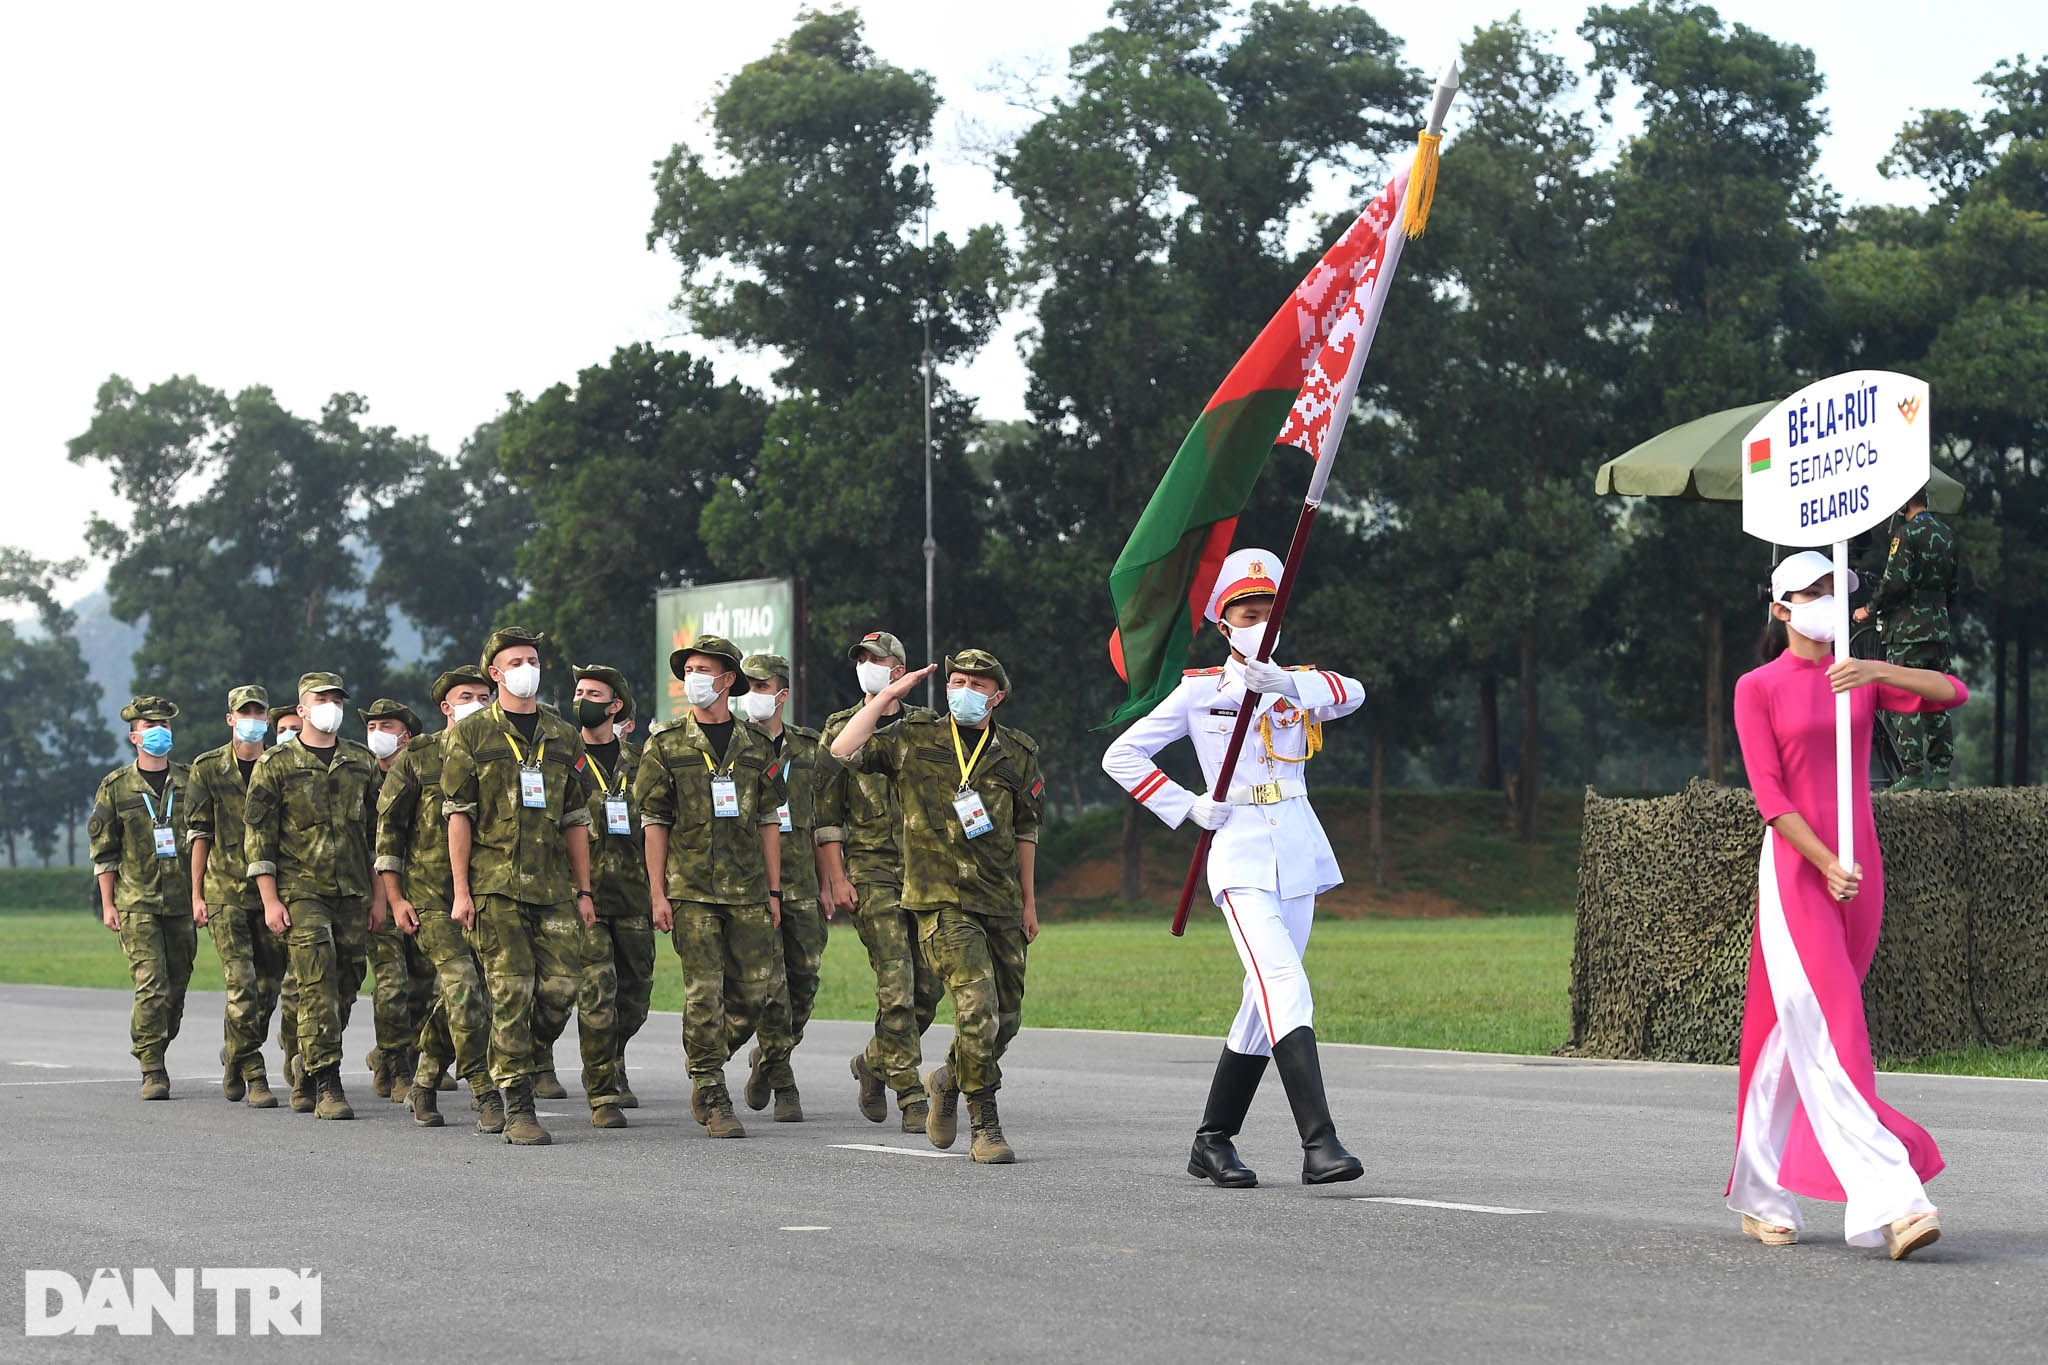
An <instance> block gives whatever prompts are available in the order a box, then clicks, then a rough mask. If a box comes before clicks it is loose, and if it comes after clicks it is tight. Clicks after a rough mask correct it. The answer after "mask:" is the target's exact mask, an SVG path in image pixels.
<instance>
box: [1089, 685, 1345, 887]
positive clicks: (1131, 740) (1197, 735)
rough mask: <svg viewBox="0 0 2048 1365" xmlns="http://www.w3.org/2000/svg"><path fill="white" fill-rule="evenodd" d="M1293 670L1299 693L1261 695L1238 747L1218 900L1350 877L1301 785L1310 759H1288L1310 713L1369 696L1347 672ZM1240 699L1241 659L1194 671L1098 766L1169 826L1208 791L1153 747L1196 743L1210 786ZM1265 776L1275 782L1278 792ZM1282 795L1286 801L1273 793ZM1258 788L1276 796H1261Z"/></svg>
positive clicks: (1216, 849)
mask: <svg viewBox="0 0 2048 1365" xmlns="http://www.w3.org/2000/svg"><path fill="white" fill-rule="evenodd" d="M1289 672H1290V673H1292V674H1293V676H1294V680H1295V686H1296V688H1297V689H1298V690H1299V691H1300V693H1301V697H1300V700H1299V701H1295V700H1291V699H1289V698H1287V697H1278V696H1273V695H1271V694H1270V693H1269V694H1262V695H1261V696H1260V697H1259V699H1258V710H1257V711H1256V712H1255V713H1254V715H1253V719H1252V723H1251V727H1250V728H1249V729H1248V730H1246V731H1245V738H1244V747H1243V749H1242V750H1240V751H1239V753H1238V758H1237V770H1236V772H1235V773H1233V774H1232V776H1231V779H1230V784H1231V790H1230V792H1229V793H1228V796H1229V799H1230V801H1231V803H1232V804H1231V810H1230V819H1229V820H1228V821H1226V822H1225V823H1224V826H1223V828H1222V829H1219V830H1217V831H1216V839H1215V842H1214V843H1213V844H1212V845H1211V847H1210V850H1209V892H1210V894H1211V896H1213V897H1216V898H1218V899H1220V898H1221V897H1222V895H1223V893H1224V892H1225V891H1228V890H1234V889H1236V888H1239V887H1243V888H1247V889H1253V888H1256V889H1261V890H1266V891H1272V892H1274V893H1276V894H1277V895H1279V896H1280V897H1282V898H1283V899H1286V898H1292V897H1295V896H1313V895H1320V894H1321V893H1322V892H1325V891H1328V890H1329V889H1330V888H1331V887H1333V886H1336V885H1338V884H1339V883H1340V882H1342V881H1343V880H1344V874H1343V873H1341V872H1340V871H1338V870H1337V857H1336V855H1335V854H1334V853H1332V852H1331V851H1330V841H1329V839H1328V837H1327V836H1325V835H1324V833H1323V827H1322V824H1321V823H1320V822H1319V821H1318V820H1317V819H1316V813H1315V811H1313V810H1312V809H1310V808H1309V804H1308V797H1307V794H1306V787H1305V785H1304V775H1305V772H1306V769H1307V768H1308V766H1309V765H1308V764H1306V763H1301V762H1294V763H1288V762H1285V761H1284V760H1286V759H1290V758H1291V759H1297V760H1298V759H1302V758H1305V757H1307V755H1308V724H1307V722H1308V721H1311V720H1313V721H1316V722H1318V723H1320V722H1324V721H1330V720H1335V719H1336V718H1337V717H1339V716H1348V715H1350V714H1351V713H1352V712H1353V711H1356V710H1357V709H1358V708H1359V706H1360V705H1361V704H1363V703H1364V701H1365V689H1364V688H1362V687H1360V686H1359V684H1358V681H1357V679H1355V678H1347V677H1345V676H1344V675H1343V674H1341V673H1331V672H1327V671H1324V670H1321V669H1313V668H1299V669H1290V670H1289ZM1244 698H1245V687H1244V672H1243V669H1242V667H1241V666H1240V665H1239V664H1238V663H1237V662H1236V661H1235V660H1232V661H1231V662H1230V663H1229V664H1227V665H1225V666H1224V667H1222V668H1206V669H1198V670H1195V671H1192V672H1190V673H1188V674H1187V675H1186V676H1184V677H1183V678H1182V679H1181V682H1180V686H1179V687H1176V688H1175V689H1174V690H1173V692H1172V693H1171V694H1170V695H1169V696H1168V697H1167V698H1166V700H1164V701H1162V702H1160V703H1159V705H1158V706H1157V707H1155V708H1153V711H1152V714H1151V715H1149V716H1146V717H1145V718H1144V719H1142V720H1140V721H1138V722H1136V723H1135V724H1133V725H1132V726H1131V728H1130V729H1128V730H1126V731H1124V732H1123V734H1121V735H1119V736H1118V737H1117V739H1116V742H1115V743H1113V744H1111V745H1110V746H1109V752H1107V753H1105V754H1104V755H1103V756H1102V770H1103V771H1104V772H1106V773H1108V774H1109V775H1110V777H1112V778H1114V779H1115V781H1116V783H1117V785H1118V786H1120V787H1122V788H1123V789H1124V790H1125V791H1127V792H1129V793H1130V794H1131V795H1132V796H1134V797H1136V798H1137V800H1138V801H1139V802H1140V803H1141V804H1142V805H1144V807H1145V808H1146V809H1147V810H1149V811H1151V812H1152V813H1153V814H1154V815H1156V816H1158V817H1159V818H1160V819H1161V820H1164V821H1165V822H1166V823H1167V825H1168V826H1169V827H1178V826H1179V825H1180V823H1181V821H1183V820H1185V819H1187V815H1188V809H1189V807H1191V806H1192V805H1193V804H1194V800H1195V797H1196V796H1198V795H1204V796H1206V795H1207V794H1208V793H1207V792H1199V793H1198V792H1191V791H1189V790H1188V789H1187V788H1186V787H1183V786H1181V785H1180V784H1179V783H1178V782H1175V781H1174V780H1173V779H1172V778H1170V777H1168V776H1167V775H1166V774H1165V773H1163V772H1161V771H1160V770H1159V769H1158V767H1156V766H1155V765H1154V764H1153V762H1152V755H1154V754H1156V753H1158V752H1159V751H1160V750H1161V749H1163V748H1165V747H1166V746H1167V745H1169V744H1171V743H1173V741H1175V740H1177V739H1187V740H1190V741H1192V742H1193V743H1194V746H1195V754H1196V756H1197V757H1198V758H1199V759H1200V760H1201V763H1202V776H1203V778H1204V779H1205V780H1206V781H1207V783H1208V785H1209V786H1210V787H1211V788H1213V787H1214V786H1215V783H1216V774H1217V772H1218V771H1219V770H1220V769H1221V768H1222V767H1223V754H1224V751H1225V750H1226V749H1228V748H1229V747H1230V734H1231V731H1232V729H1233V728H1235V726H1236V725H1237V713H1238V710H1239V709H1240V708H1241V707H1242V706H1243V705H1244ZM1261 716H1269V717H1270V720H1271V725H1270V729H1271V732H1272V740H1273V754H1274V755H1275V756H1276V757H1268V756H1267V753H1266V741H1265V738H1264V736H1262V735H1261V733H1260V717H1261ZM1266 784H1279V786H1278V788H1277V792H1276V789H1275V788H1274V787H1272V786H1267V785H1266ZM1262 786H1263V787H1264V788H1265V789H1264V790H1263V791H1261V790H1259V789H1260V788H1261V787H1262ZM1276 794H1282V799H1280V800H1278V801H1271V800H1270V798H1271V797H1273V796H1274V795H1276ZM1261 796H1263V797H1266V798H1268V801H1269V802H1270V803H1269V804H1259V803H1258V802H1257V798H1258V797H1261Z"/></svg>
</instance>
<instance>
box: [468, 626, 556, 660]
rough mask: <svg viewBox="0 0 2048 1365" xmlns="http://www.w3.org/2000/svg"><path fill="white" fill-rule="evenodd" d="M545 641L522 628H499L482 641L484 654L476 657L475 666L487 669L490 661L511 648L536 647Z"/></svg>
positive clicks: (544, 637) (543, 636) (544, 638)
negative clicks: (516, 646) (520, 646)
mask: <svg viewBox="0 0 2048 1365" xmlns="http://www.w3.org/2000/svg"><path fill="white" fill-rule="evenodd" d="M546 639H547V636H545V635H541V634H539V633H538V632H535V631H531V630H528V629H527V628H526V627H524V626H499V627H498V628H497V629H496V630H494V631H492V632H491V638H490V639H488V640H486V641H484V652H483V653H482V654H481V655H479V656H477V661H476V666H477V667H478V668H482V669H488V668H490V666H491V660H493V659H495V658H497V657H498V656H499V655H500V654H502V653H504V652H505V651H506V650H508V649H510V648H512V646H514V645H533V646H536V647H538V646H539V645H540V644H541V642H542V641H544V640H546Z"/></svg>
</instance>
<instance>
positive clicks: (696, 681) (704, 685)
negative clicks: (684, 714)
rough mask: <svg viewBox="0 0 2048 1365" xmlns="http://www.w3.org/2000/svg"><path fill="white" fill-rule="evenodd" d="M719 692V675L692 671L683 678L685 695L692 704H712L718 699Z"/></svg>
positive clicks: (721, 675)
mask: <svg viewBox="0 0 2048 1365" xmlns="http://www.w3.org/2000/svg"><path fill="white" fill-rule="evenodd" d="M723 676H724V675H723V674H720V675H719V677H723ZM718 692H719V688H718V677H714V676H712V675H711V674H709V673H692V674H690V675H689V676H688V677H686V678H684V679H683V697H684V698H685V699H686V700H687V701H688V702H689V703H690V705H692V706H709V705H711V704H712V703H713V702H715V701H717V700H718Z"/></svg>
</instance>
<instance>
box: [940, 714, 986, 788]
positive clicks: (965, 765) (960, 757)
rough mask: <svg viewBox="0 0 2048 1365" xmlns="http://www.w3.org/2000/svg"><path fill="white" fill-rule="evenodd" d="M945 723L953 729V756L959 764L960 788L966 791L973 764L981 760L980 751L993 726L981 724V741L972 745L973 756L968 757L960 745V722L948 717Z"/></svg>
mask: <svg viewBox="0 0 2048 1365" xmlns="http://www.w3.org/2000/svg"><path fill="white" fill-rule="evenodd" d="M946 724H947V725H949V726H951V727H952V730H953V757H954V759H955V760H957V761H958V762H959V764H960V790H961V791H966V790H967V788H968V786H969V779H970V778H972V777H973V776H974V765H975V764H977V763H979V762H981V751H982V750H983V749H985V748H987V747H988V737H989V736H990V735H992V734H994V733H995V726H993V725H986V724H985V725H983V726H982V728H981V742H980V743H979V744H976V745H975V746H974V757H973V758H969V757H968V756H967V751H966V750H965V749H963V748H962V747H961V746H960V722H959V721H957V720H954V719H952V718H951V717H948V718H947V720H946Z"/></svg>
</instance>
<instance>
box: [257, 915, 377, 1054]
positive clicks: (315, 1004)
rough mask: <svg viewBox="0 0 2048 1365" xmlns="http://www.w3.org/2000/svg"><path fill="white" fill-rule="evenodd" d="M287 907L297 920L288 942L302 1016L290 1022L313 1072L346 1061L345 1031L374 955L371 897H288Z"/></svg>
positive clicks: (300, 1014) (299, 1011)
mask: <svg viewBox="0 0 2048 1365" xmlns="http://www.w3.org/2000/svg"><path fill="white" fill-rule="evenodd" d="M285 912H286V913H287V914H289V915H290V916H291V921H292V922H291V927H290V928H289V929H287V930H286V931H285V943H286V944H287V945H288V948H289V952H290V955H291V964H292V975H293V976H295V977H297V978H298V983H299V1000H298V1018H297V1019H296V1020H294V1021H292V1024H291V1025H290V1026H291V1027H292V1028H294V1029H295V1030H296V1032H297V1035H298V1041H299V1061H300V1063H301V1065H303V1066H304V1067H305V1069H306V1073H307V1074H308V1075H311V1074H313V1073H315V1072H318V1071H323V1070H325V1069H326V1068H328V1067H330V1066H338V1065H340V1063H341V1035H342V1034H343V1033H344V1032H346V1031H347V1029H348V1017H349V1014H350V1012H351V1011H352V1010H353V1009H354V1007H355V1001H356V993H357V992H358V991H360V990H361V989H362V985H363V968H364V964H365V963H366V962H367V961H368V958H369V951H370V950H369V939H370V900H369V897H367V896H337V897H335V898H333V899H331V900H316V899H313V898H311V897H307V898H305V899H302V900H294V901H287V902H286V903H285ZM285 1027H286V1026H285V1025H283V1024H280V1025H279V1031H280V1032H282V1031H283V1029H284V1028H285Z"/></svg>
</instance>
